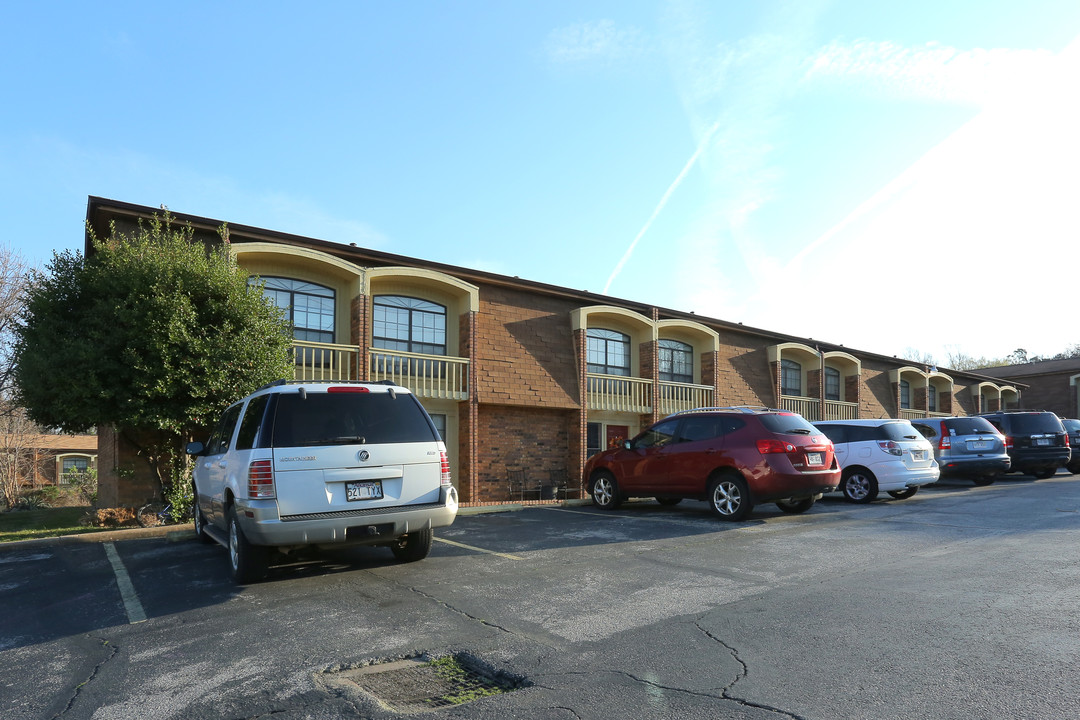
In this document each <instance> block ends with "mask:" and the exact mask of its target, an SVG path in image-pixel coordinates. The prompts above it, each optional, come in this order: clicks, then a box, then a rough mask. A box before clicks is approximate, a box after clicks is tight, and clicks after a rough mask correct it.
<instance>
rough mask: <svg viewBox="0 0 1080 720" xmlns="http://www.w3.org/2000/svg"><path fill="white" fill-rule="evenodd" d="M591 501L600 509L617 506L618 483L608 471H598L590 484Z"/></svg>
mask: <svg viewBox="0 0 1080 720" xmlns="http://www.w3.org/2000/svg"><path fill="white" fill-rule="evenodd" d="M592 501H593V504H594V505H596V507H598V508H600V509H601V510H614V509H615V508H617V507H619V483H617V482H615V476H614V475H612V474H611V473H609V472H602V473H599V474H598V475H597V476H596V478H595V479H594V480H593V484H592Z"/></svg>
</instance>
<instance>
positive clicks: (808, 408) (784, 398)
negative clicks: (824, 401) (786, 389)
mask: <svg viewBox="0 0 1080 720" xmlns="http://www.w3.org/2000/svg"><path fill="white" fill-rule="evenodd" d="M780 409H781V410H790V411H791V412H797V413H799V414H800V415H802V416H803V417H804V418H806V419H807V420H809V421H810V422H813V421H815V420H821V419H822V417H821V401H820V400H818V399H817V398H808V397H795V396H793V395H781V396H780Z"/></svg>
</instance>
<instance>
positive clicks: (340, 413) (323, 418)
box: [187, 380, 458, 583]
mask: <svg viewBox="0 0 1080 720" xmlns="http://www.w3.org/2000/svg"><path fill="white" fill-rule="evenodd" d="M187 452H188V454H190V455H194V456H195V458H194V462H195V470H194V476H193V481H194V492H195V507H194V516H195V532H196V534H198V535H199V537H200V538H202V539H203V540H206V541H210V540H216V541H217V542H219V543H221V544H222V545H224V546H225V547H226V548H228V550H229V561H230V566H231V568H232V575H233V579H234V580H236V582H239V583H246V582H252V581H254V580H258V579H259V578H261V577H262V576H264V575H265V574H266V571H267V569H268V566H269V562H270V558H271V551H273V550H274V549H275V548H276V549H277V550H278V551H281V552H286V553H288V552H290V551H292V550H295V549H298V548H300V547H305V546H316V547H318V546H329V545H343V544H356V545H386V546H389V547H390V549H391V550H392V551H393V553H394V555H395V556H396V557H397V558H398V559H399V560H404V561H415V560H422V559H423V558H425V557H427V554H428V552H429V551H430V550H431V541H432V537H433V536H432V528H436V527H444V526H447V525H450V524H451V523H453V522H454V518H455V517H456V516H457V506H458V500H457V491H456V490H455V489H454V487H453V485H452V484H451V482H450V463H449V461H448V460H447V457H446V446H445V445H444V444H443V441H442V440H441V439H440V437H439V433H438V431H437V430H436V429H435V425H434V424H433V423H432V421H431V418H430V417H429V416H428V414H427V412H426V411H425V410H424V408H423V406H422V405H420V402H419V401H418V400H417V399H416V397H415V396H414V395H413V394H412V393H410V392H409V391H408V390H407V389H405V388H403V387H399V386H396V385H388V384H384V383H358V382H336V383H299V382H286V381H284V380H282V381H278V382H277V383H273V384H271V385H267V386H265V387H262V388H260V389H259V390H257V391H256V392H254V393H252V394H251V395H249V396H248V397H246V398H244V399H243V400H241V401H240V402H238V403H236V404H234V405H232V406H230V407H229V408H228V409H227V410H225V413H224V415H223V416H222V418H221V421H220V422H219V423H218V425H217V427H216V428H215V430H214V432H213V434H212V435H211V436H210V439H209V440H208V441H207V443H206V444H205V445H204V444H203V443H199V442H194V443H191V444H189V445H188V447H187Z"/></svg>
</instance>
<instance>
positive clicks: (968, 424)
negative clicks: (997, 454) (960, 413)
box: [944, 417, 997, 435]
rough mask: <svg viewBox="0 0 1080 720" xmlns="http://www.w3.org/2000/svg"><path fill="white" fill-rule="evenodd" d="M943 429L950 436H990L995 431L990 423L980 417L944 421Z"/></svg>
mask: <svg viewBox="0 0 1080 720" xmlns="http://www.w3.org/2000/svg"><path fill="white" fill-rule="evenodd" d="M944 422H945V427H946V428H948V430H949V431H950V434H952V435H979V434H982V433H987V434H992V433H996V432H997V430H995V429H994V426H993V425H991V424H990V421H989V420H987V419H986V418H981V417H962V418H953V419H952V420H945V421H944Z"/></svg>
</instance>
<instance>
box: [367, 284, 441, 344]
mask: <svg viewBox="0 0 1080 720" xmlns="http://www.w3.org/2000/svg"><path fill="white" fill-rule="evenodd" d="M374 311H375V313H374V315H375V317H374V318H373V331H372V338H371V341H372V344H373V345H374V346H375V347H377V348H384V349H386V350H401V351H403V352H413V353H423V354H425V355H445V354H446V307H445V306H443V305H439V304H437V303H433V302H430V301H428V300H421V299H419V298H413V297H404V296H401V295H378V296H376V297H375V301H374Z"/></svg>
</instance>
